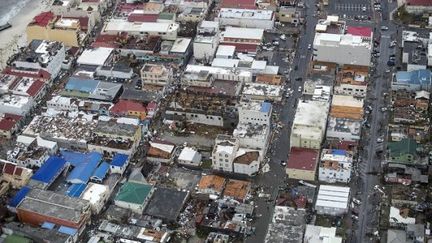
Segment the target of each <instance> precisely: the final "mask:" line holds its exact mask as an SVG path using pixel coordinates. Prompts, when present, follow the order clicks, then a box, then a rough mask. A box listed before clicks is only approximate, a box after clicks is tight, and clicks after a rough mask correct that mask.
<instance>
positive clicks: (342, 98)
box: [332, 95, 364, 108]
mask: <svg viewBox="0 0 432 243" xmlns="http://www.w3.org/2000/svg"><path fill="white" fill-rule="evenodd" d="M363 102H364V99H358V98H354V97H353V96H350V95H333V99H332V106H347V107H357V108H362V107H363Z"/></svg>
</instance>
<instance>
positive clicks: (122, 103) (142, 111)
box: [109, 100, 146, 120]
mask: <svg viewBox="0 0 432 243" xmlns="http://www.w3.org/2000/svg"><path fill="white" fill-rule="evenodd" d="M109 113H110V114H111V115H113V116H120V117H121V116H125V117H127V116H132V117H136V118H138V119H140V120H144V119H145V118H146V107H145V106H144V105H143V104H142V103H139V102H137V101H132V100H119V102H117V103H116V104H114V105H113V106H112V107H111V108H110V110H109Z"/></svg>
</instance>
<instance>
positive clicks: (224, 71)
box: [185, 64, 252, 77]
mask: <svg viewBox="0 0 432 243" xmlns="http://www.w3.org/2000/svg"><path fill="white" fill-rule="evenodd" d="M201 71H208V72H209V73H211V74H214V75H234V74H235V75H236V76H239V77H251V76H252V73H251V72H249V71H246V70H237V73H235V72H234V70H233V69H231V68H229V69H228V68H222V67H210V66H201V65H191V64H188V65H187V66H186V70H185V73H199V72H201Z"/></svg>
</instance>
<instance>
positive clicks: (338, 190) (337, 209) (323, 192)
mask: <svg viewBox="0 0 432 243" xmlns="http://www.w3.org/2000/svg"><path fill="white" fill-rule="evenodd" d="M349 199H350V188H349V187H341V186H326V185H320V187H319V191H318V196H317V200H316V202H315V210H316V211H317V214H321V215H331V216H340V215H343V214H345V213H347V212H348V208H349V207H348V204H349Z"/></svg>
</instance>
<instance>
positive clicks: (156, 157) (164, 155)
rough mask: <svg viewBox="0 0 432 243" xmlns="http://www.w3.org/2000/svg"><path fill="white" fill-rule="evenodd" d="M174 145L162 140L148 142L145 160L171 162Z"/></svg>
mask: <svg viewBox="0 0 432 243" xmlns="http://www.w3.org/2000/svg"><path fill="white" fill-rule="evenodd" d="M174 152H175V145H174V144H171V143H168V142H164V141H156V140H154V141H152V142H150V148H149V150H148V151H147V160H149V161H152V162H157V163H171V162H172V160H173V158H174V154H175V153H174Z"/></svg>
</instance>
